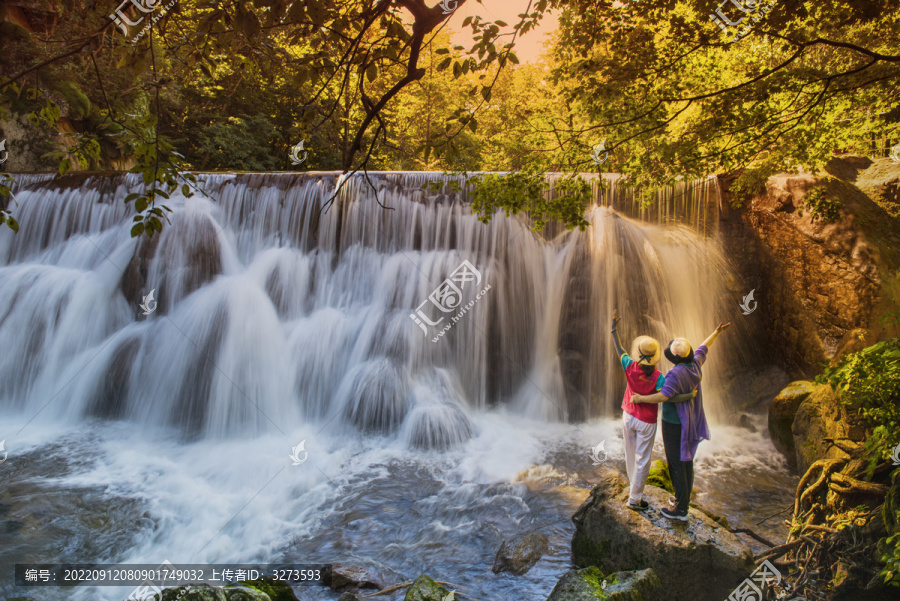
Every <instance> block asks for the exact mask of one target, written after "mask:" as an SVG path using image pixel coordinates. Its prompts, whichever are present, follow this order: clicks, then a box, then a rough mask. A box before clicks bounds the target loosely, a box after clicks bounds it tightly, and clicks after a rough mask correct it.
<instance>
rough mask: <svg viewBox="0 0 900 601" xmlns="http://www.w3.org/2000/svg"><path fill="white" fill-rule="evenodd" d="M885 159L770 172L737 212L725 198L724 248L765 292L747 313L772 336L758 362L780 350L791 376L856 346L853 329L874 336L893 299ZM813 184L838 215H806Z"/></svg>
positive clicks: (897, 230) (892, 211)
mask: <svg viewBox="0 0 900 601" xmlns="http://www.w3.org/2000/svg"><path fill="white" fill-rule="evenodd" d="M889 163H891V162H890V161H868V162H866V161H859V162H857V163H856V164H853V165H850V164H845V165H844V166H842V167H839V168H838V167H835V169H834V173H839V174H840V176H841V177H847V178H852V179H846V180H840V179H837V178H835V177H828V176H824V177H821V178H820V177H816V176H813V175H806V174H801V175H777V176H774V177H771V178H769V180H768V182H767V185H766V191H765V192H764V193H762V194H760V195H758V196H756V197H755V198H753V199H752V200H750V201H749V202H745V203H744V204H743V206H741V207H740V208H738V209H732V208H729V206H730V203H728V202H725V203H722V205H723V210H722V211H721V220H720V228H721V229H720V232H721V235H722V236H721V237H722V240H723V244H724V247H725V252H726V254H728V255H729V257H731V258H732V259H733V260H734V261H735V264H736V265H737V268H738V273H740V274H741V275H742V278H743V280H744V281H746V282H752V283H753V286H748V288H749V287H754V288H755V289H756V290H757V293H760V292H761V291H767V294H766V295H765V296H764V297H763V298H764V299H765V302H762V298H761V299H760V303H759V311H758V312H757V313H755V314H754V319H756V320H757V322H758V323H759V324H760V325H762V324H763V323H764V324H765V325H764V326H763V327H761V329H760V330H759V335H760V339H761V340H766V341H769V342H770V344H769V349H762V352H763V353H764V354H763V355H762V356H761V358H762V357H765V356H767V355H768V356H772V357H776V356H780V357H781V358H783V359H784V360H785V365H789V366H790V368H791V371H792V372H793V373H798V371H797V370H799V373H807V374H810V375H811V374H814V373H818V372H819V371H820V366H821V364H822V363H824V362H827V361H828V360H830V359H832V358H833V357H835V356H836V354H838V353H840V352H842V351H843V349H846V348H849V347H848V346H847V345H848V344H851V343H852V344H855V342H852V340H851V339H858V337H857V334H858V333H857V334H854V333H853V332H852V331H853V330H855V329H857V328H861V329H862V330H864V331H866V332H868V336H867V338H870V337H874V336H877V332H878V331H879V330H880V326H879V323H878V319H879V317H880V315H882V314H884V313H885V312H886V311H889V310H890V309H888V308H887V307H890V306H892V305H896V303H897V300H898V299H897V296H898V293H897V288H896V283H895V282H896V276H895V275H894V273H895V272H896V267H895V266H896V265H897V264H898V249H900V226H898V216H900V205H898V204H897V203H896V202H892V201H890V199H888V198H886V197H885V194H884V193H883V192H884V191H886V189H887V188H886V187H885V186H887V187H888V188H889V187H890V185H889V184H890V182H891V181H893V180H895V179H896V178H897V175H898V172H900V165H896V164H891V165H889ZM813 189H816V190H817V191H824V193H825V194H826V197H827V198H828V199H831V200H835V201H837V202H838V203H839V204H840V207H839V211H838V217H837V219H835V220H833V221H827V220H825V219H814V218H813V215H812V214H811V213H810V211H809V209H808V207H806V201H807V200H808V198H807V194H809V192H810V191H811V190H813ZM816 193H817V194H818V193H819V192H816ZM727 198H728V197H727V193H726V198H725V199H726V200H727ZM770 398H771V397H770Z"/></svg>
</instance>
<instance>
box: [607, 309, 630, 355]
mask: <svg viewBox="0 0 900 601" xmlns="http://www.w3.org/2000/svg"><path fill="white" fill-rule="evenodd" d="M617 323H619V311H618V310H617V309H613V314H612V330H611V331H612V337H613V344H615V345H616V357H617V358H618V359H621V358H622V355H625V354H627V353H626V352H625V349H624V348H622V343H621V342H619V333H618V332H616V324H617Z"/></svg>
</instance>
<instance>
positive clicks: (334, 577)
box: [326, 564, 384, 591]
mask: <svg viewBox="0 0 900 601" xmlns="http://www.w3.org/2000/svg"><path fill="white" fill-rule="evenodd" d="M326 584H328V586H330V587H331V588H332V589H334V590H336V591H342V590H344V589H348V588H353V589H361V588H375V589H378V590H381V589H383V588H384V582H383V581H382V580H381V577H380V576H379V575H378V574H377V573H375V572H374V571H373V570H370V569H369V568H367V567H366V566H356V565H347V564H334V565H333V566H332V567H331V578H330V580H328V581H327V582H326Z"/></svg>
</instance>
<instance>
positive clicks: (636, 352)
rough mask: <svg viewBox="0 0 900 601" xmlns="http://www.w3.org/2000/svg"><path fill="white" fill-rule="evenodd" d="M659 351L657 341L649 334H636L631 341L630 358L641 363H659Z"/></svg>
mask: <svg viewBox="0 0 900 601" xmlns="http://www.w3.org/2000/svg"><path fill="white" fill-rule="evenodd" d="M660 352H661V351H660V345H659V341H658V340H657V339H656V338H651V337H650V336H638V337H637V338H635V339H634V342H633V343H631V358H632V359H634V360H635V361H637V362H638V363H639V364H641V365H656V364H657V363H659V357H660Z"/></svg>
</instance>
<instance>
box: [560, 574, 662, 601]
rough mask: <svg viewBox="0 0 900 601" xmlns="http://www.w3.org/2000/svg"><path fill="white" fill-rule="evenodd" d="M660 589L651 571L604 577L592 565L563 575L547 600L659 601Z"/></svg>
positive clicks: (660, 586)
mask: <svg viewBox="0 0 900 601" xmlns="http://www.w3.org/2000/svg"><path fill="white" fill-rule="evenodd" d="M661 588H662V584H661V583H660V581H659V578H658V577H657V576H656V573H655V572H654V571H653V570H652V569H647V570H639V571H635V572H614V573H612V574H610V575H608V576H604V575H603V573H602V572H601V571H600V570H599V569H597V568H596V567H594V566H591V567H588V568H585V569H583V570H569V571H568V572H566V573H565V574H563V577H562V578H560V579H559V582H557V583H556V586H555V587H553V591H552V592H551V593H550V596H549V597H548V598H547V601H595V600H597V599H603V600H605V601H657V599H658V600H660V601H661V600H662V599H663V598H664V597H663V595H662V590H661Z"/></svg>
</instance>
